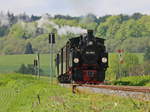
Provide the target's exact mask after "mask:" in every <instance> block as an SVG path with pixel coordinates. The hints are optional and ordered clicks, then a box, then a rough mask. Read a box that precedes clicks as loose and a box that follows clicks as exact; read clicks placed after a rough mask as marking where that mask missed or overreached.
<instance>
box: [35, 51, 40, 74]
mask: <svg viewBox="0 0 150 112" xmlns="http://www.w3.org/2000/svg"><path fill="white" fill-rule="evenodd" d="M34 71H35V75H37V76H38V77H40V54H39V53H37V56H36V59H34Z"/></svg>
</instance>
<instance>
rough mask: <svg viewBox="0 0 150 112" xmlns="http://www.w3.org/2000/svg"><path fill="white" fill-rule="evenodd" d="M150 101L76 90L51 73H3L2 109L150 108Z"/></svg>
mask: <svg viewBox="0 0 150 112" xmlns="http://www.w3.org/2000/svg"><path fill="white" fill-rule="evenodd" d="M149 111H150V102H144V101H139V100H134V99H131V98H122V97H116V96H108V95H103V94H89V93H87V92H86V91H85V92H84V94H83V93H78V94H72V93H71V90H70V89H66V88H63V87H60V86H58V85H57V84H54V83H53V84H52V83H51V82H50V80H49V78H47V77H42V78H41V79H37V78H36V77H33V76H30V75H22V74H1V75H0V112H149Z"/></svg>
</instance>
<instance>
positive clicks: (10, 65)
mask: <svg viewBox="0 0 150 112" xmlns="http://www.w3.org/2000/svg"><path fill="white" fill-rule="evenodd" d="M35 58H36V54H32V55H4V56H3V55H1V56H0V73H10V72H15V71H16V70H18V68H19V67H20V65H21V64H33V60H34V59H35ZM40 60H41V62H40V63H41V68H42V70H43V71H44V74H48V73H49V63H50V56H49V54H42V55H40Z"/></svg>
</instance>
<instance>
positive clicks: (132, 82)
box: [113, 75, 150, 87]
mask: <svg viewBox="0 0 150 112" xmlns="http://www.w3.org/2000/svg"><path fill="white" fill-rule="evenodd" d="M113 84H114V85H129V86H149V87H150V75H147V76H146V75H145V76H130V77H123V78H121V79H119V80H115V81H114V82H113Z"/></svg>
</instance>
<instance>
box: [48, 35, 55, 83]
mask: <svg viewBox="0 0 150 112" xmlns="http://www.w3.org/2000/svg"><path fill="white" fill-rule="evenodd" d="M54 44H55V34H54V33H50V34H49V45H50V46H49V53H50V77H51V79H53V74H54V63H53V62H54V60H53V55H54ZM52 81H53V80H52Z"/></svg>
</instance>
